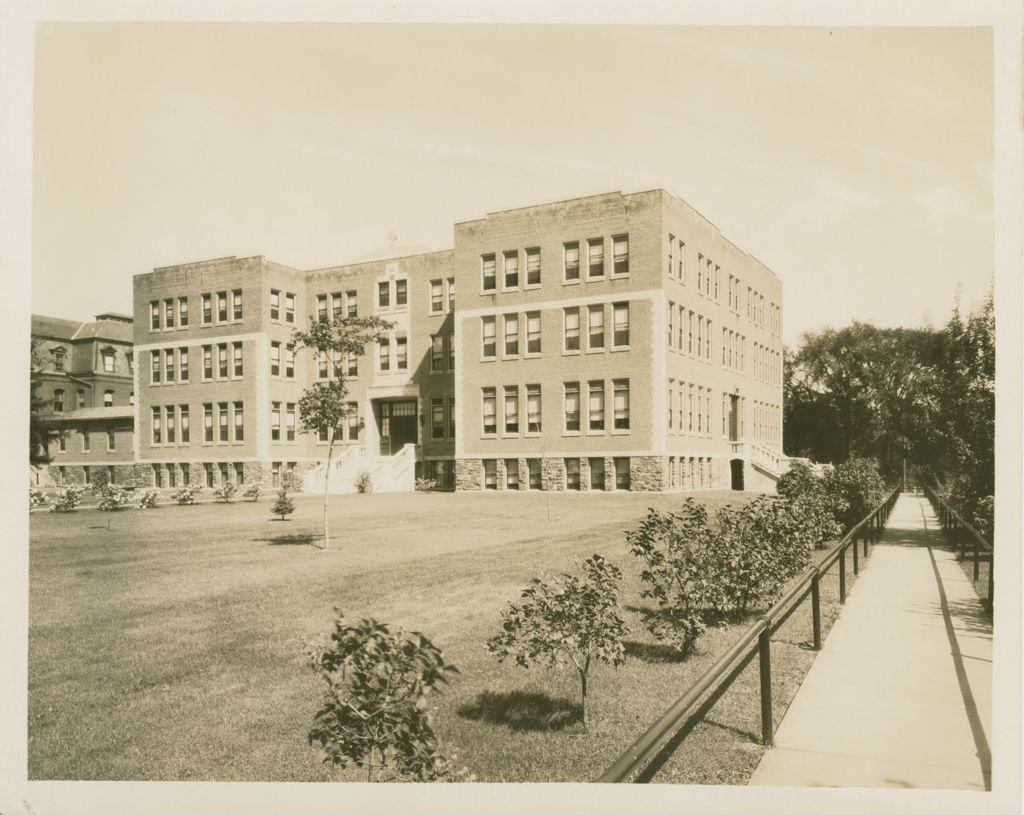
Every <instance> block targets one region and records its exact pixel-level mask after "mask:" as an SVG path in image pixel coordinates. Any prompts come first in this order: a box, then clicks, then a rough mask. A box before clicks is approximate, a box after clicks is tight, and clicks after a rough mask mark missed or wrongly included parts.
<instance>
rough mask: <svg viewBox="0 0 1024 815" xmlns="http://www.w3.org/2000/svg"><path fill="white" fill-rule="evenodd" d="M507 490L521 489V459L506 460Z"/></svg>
mask: <svg viewBox="0 0 1024 815" xmlns="http://www.w3.org/2000/svg"><path fill="white" fill-rule="evenodd" d="M505 489H507V490H518V489H519V459H517V458H507V459H505Z"/></svg>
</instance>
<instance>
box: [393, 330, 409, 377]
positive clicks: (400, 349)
mask: <svg viewBox="0 0 1024 815" xmlns="http://www.w3.org/2000/svg"><path fill="white" fill-rule="evenodd" d="M395 361H396V363H397V364H398V370H400V371H407V370H409V340H408V338H407V337H395Z"/></svg>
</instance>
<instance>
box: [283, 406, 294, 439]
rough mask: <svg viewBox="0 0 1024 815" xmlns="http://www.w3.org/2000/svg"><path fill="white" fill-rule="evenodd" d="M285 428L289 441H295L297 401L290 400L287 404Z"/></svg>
mask: <svg viewBox="0 0 1024 815" xmlns="http://www.w3.org/2000/svg"><path fill="white" fill-rule="evenodd" d="M284 429H285V433H286V434H287V435H286V438H287V439H288V441H295V403H294V402H289V403H288V404H287V405H285V423H284Z"/></svg>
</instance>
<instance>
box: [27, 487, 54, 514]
mask: <svg viewBox="0 0 1024 815" xmlns="http://www.w3.org/2000/svg"><path fill="white" fill-rule="evenodd" d="M48 503H50V499H49V498H47V497H46V493H45V492H43V491H42V490H41V489H39V488H38V487H29V490H28V506H29V509H36V508H37V507H45V506H46V505H47V504H48Z"/></svg>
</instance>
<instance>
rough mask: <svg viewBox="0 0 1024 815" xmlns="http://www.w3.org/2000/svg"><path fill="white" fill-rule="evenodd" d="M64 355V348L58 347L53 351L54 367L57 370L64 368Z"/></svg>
mask: <svg viewBox="0 0 1024 815" xmlns="http://www.w3.org/2000/svg"><path fill="white" fill-rule="evenodd" d="M64 357H65V351H64V349H63V348H58V349H56V350H55V351H54V352H53V369H54V370H55V371H63V370H64Z"/></svg>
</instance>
